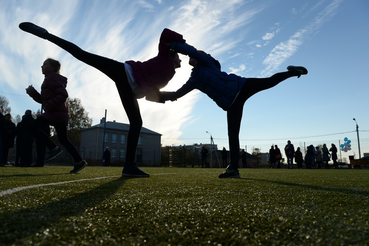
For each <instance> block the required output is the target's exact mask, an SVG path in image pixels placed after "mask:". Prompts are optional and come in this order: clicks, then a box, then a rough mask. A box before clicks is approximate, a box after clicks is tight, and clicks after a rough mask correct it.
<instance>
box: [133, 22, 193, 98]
mask: <svg viewBox="0 0 369 246" xmlns="http://www.w3.org/2000/svg"><path fill="white" fill-rule="evenodd" d="M171 42H181V43H185V42H186V41H185V40H184V39H183V37H182V35H181V34H179V33H176V32H174V31H172V30H169V29H167V28H165V29H164V30H163V32H162V33H161V36H160V42H159V53H158V55H157V56H155V57H154V58H151V59H150V60H147V61H144V62H140V61H126V62H127V63H128V64H129V65H130V66H131V67H132V72H133V76H134V78H135V81H136V83H137V84H138V86H139V87H140V88H141V90H142V92H143V93H144V94H145V95H147V94H148V93H149V92H150V90H152V88H154V89H155V90H159V89H161V88H163V87H164V86H166V85H167V84H168V82H169V81H170V80H171V79H172V78H173V76H174V74H175V68H174V65H173V62H172V58H171V56H170V47H169V44H170V43H171Z"/></svg>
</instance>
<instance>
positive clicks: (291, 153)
mask: <svg viewBox="0 0 369 246" xmlns="http://www.w3.org/2000/svg"><path fill="white" fill-rule="evenodd" d="M284 153H285V154H286V157H287V166H288V168H289V169H292V168H293V157H295V147H294V146H293V144H292V143H291V141H290V140H288V141H287V145H286V146H285V147H284Z"/></svg>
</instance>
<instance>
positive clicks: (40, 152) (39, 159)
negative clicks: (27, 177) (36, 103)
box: [33, 114, 50, 167]
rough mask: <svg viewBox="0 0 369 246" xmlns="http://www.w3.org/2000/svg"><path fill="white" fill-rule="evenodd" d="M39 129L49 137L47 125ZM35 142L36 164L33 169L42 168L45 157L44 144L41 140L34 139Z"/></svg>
mask: <svg viewBox="0 0 369 246" xmlns="http://www.w3.org/2000/svg"><path fill="white" fill-rule="evenodd" d="M40 116H41V114H40V115H37V118H38V117H40ZM41 127H42V128H41V129H40V130H41V131H43V132H44V133H45V134H46V135H47V136H48V137H49V136H50V126H49V124H45V125H43V126H41ZM35 141H36V154H37V156H36V163H35V165H33V167H43V166H44V165H45V156H46V144H45V142H44V141H42V139H40V138H37V137H35Z"/></svg>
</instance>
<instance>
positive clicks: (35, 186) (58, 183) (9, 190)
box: [0, 173, 175, 197]
mask: <svg viewBox="0 0 369 246" xmlns="http://www.w3.org/2000/svg"><path fill="white" fill-rule="evenodd" d="M168 174H175V173H156V174H154V175H168ZM119 177H121V176H107V177H97V178H91V179H78V180H70V181H62V182H57V183H48V184H38V185H29V186H23V187H17V188H12V189H8V190H4V191H1V192H0V197H2V196H5V195H10V194H13V193H15V192H18V191H22V190H28V189H33V188H38V187H44V186H51V185H62V184H68V183H74V182H83V181H89V180H98V179H108V178H119Z"/></svg>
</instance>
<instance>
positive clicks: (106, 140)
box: [104, 133, 109, 143]
mask: <svg viewBox="0 0 369 246" xmlns="http://www.w3.org/2000/svg"><path fill="white" fill-rule="evenodd" d="M104 142H105V143H107V142H109V134H108V133H105V139H104Z"/></svg>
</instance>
